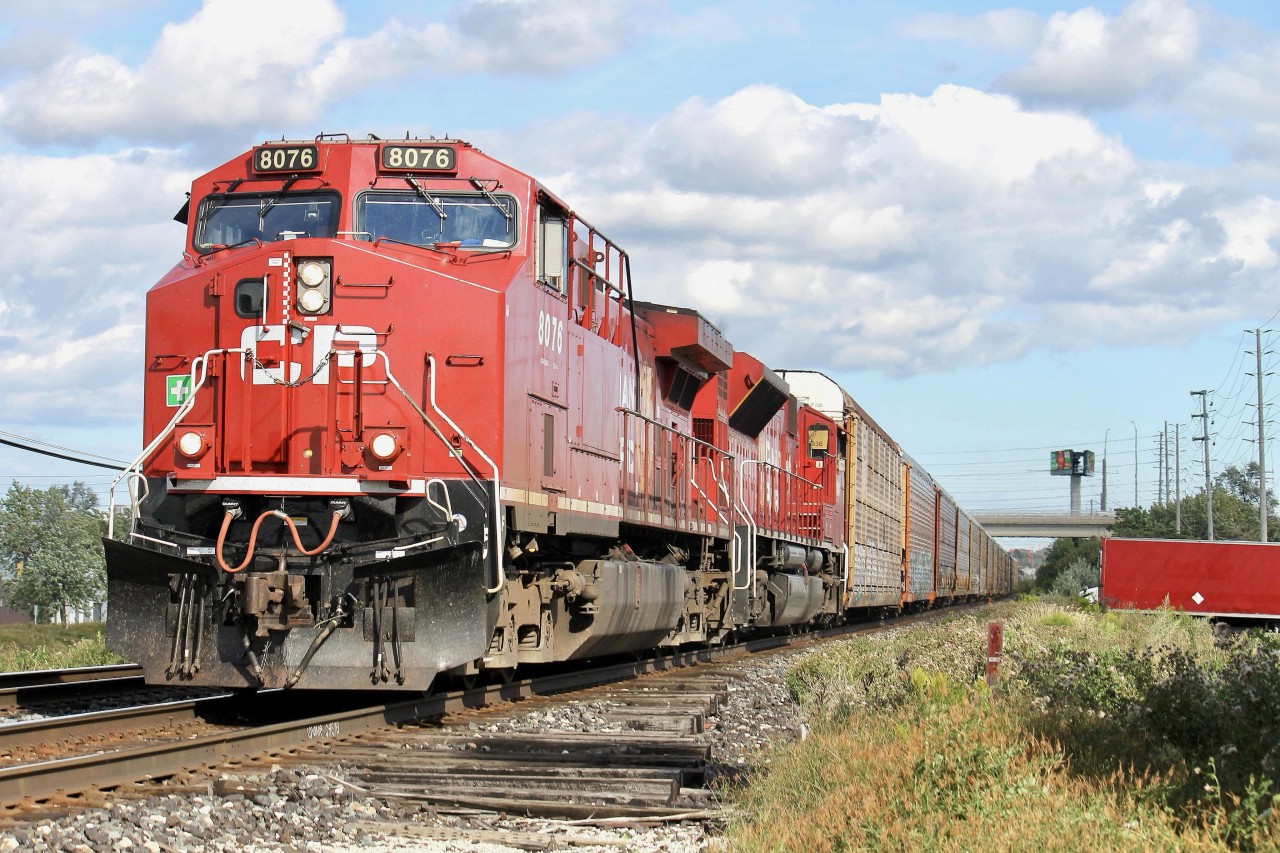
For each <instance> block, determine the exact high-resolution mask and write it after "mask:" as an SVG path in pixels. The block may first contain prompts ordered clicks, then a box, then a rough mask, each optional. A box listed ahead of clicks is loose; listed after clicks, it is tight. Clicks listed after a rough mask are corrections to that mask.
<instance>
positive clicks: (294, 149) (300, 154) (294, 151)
mask: <svg viewBox="0 0 1280 853" xmlns="http://www.w3.org/2000/svg"><path fill="white" fill-rule="evenodd" d="M319 154H320V152H319V151H318V150H317V149H316V147H315V146H314V145H272V146H269V147H263V148H255V149H254V150H253V170H254V171H255V172H298V171H308V170H310V169H314V168H316V164H317V163H318V162H319V161H320V156H319Z"/></svg>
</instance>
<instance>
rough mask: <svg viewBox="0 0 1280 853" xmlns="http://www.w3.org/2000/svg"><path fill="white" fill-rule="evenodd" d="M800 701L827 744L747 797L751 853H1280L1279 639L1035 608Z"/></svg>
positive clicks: (917, 640)
mask: <svg viewBox="0 0 1280 853" xmlns="http://www.w3.org/2000/svg"><path fill="white" fill-rule="evenodd" d="M992 621H999V622H1001V623H1002V624H1003V625H1004V637H1005V658H1004V660H1003V662H1002V664H1001V671H1000V680H999V682H998V683H997V684H996V686H995V688H994V689H993V688H988V687H987V685H986V683H985V682H984V681H983V680H982V678H981V673H982V671H983V665H984V662H985V658H986V648H985V646H986V628H987V625H988V623H989V622H992ZM788 685H789V686H790V688H791V690H792V692H793V694H794V695H795V696H796V697H797V699H798V700H799V701H801V702H802V703H803V704H804V705H806V706H807V708H808V711H809V713H810V717H811V719H812V720H813V723H814V726H813V731H812V734H811V736H810V737H809V738H808V740H806V741H805V742H803V743H799V744H793V745H790V746H787V747H784V748H781V749H779V750H776V751H775V752H774V753H773V754H771V755H769V756H768V761H767V762H766V761H762V762H760V766H761V767H762V768H764V769H762V770H761V772H760V773H759V775H757V776H756V777H754V778H753V779H752V780H751V781H750V783H749V784H748V785H747V786H746V787H744V788H742V789H741V790H739V791H737V792H735V793H734V795H733V796H732V799H734V800H736V805H737V807H738V815H739V817H738V818H737V819H736V820H735V821H734V822H733V823H732V824H731V825H730V827H729V830H728V837H727V843H728V845H729V846H730V848H731V849H733V850H742V851H792V850H794V851H845V850H947V851H950V850H988V849H996V850H1004V849H1037V848H1041V849H1047V850H1082V849H1083V850H1230V849H1243V850H1263V849H1267V850H1280V808H1273V806H1274V805H1280V797H1276V796H1274V795H1275V792H1276V791H1277V790H1278V789H1280V784H1278V783H1280V640H1277V639H1276V638H1275V637H1274V635H1262V634H1238V635H1229V636H1228V635H1222V636H1216V635H1215V634H1214V632H1213V630H1212V627H1211V626H1210V625H1209V624H1207V623H1205V622H1203V621H1199V620H1194V619H1189V618H1187V617H1184V616H1180V615H1178V614H1176V613H1170V612H1164V613H1158V614H1155V615H1154V616H1152V615H1141V614H1133V613H1117V612H1110V613H1098V612H1096V611H1092V612H1091V611H1089V610H1082V609H1080V608H1079V607H1076V606H1074V605H1069V604H1067V603H1065V602H1059V601H1053V600H1024V601H1020V602H1010V603H1007V604H1002V605H997V606H996V607H994V608H987V609H986V610H985V611H983V612H981V613H979V614H978V615H966V616H962V617H952V618H946V619H944V620H943V621H942V622H940V623H937V624H934V625H931V626H927V627H923V628H911V629H904V630H902V631H899V632H897V633H896V635H891V636H887V637H886V636H879V637H873V638H860V639H856V640H853V641H850V642H847V643H842V644H839V645H837V646H835V647H833V648H832V649H831V650H829V651H824V652H823V653H820V654H818V655H815V656H811V657H809V658H807V659H806V660H804V661H803V662H801V663H800V664H798V665H797V666H796V667H794V668H793V669H792V671H791V672H790V673H789V674H788Z"/></svg>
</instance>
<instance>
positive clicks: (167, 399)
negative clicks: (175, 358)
mask: <svg viewBox="0 0 1280 853" xmlns="http://www.w3.org/2000/svg"><path fill="white" fill-rule="evenodd" d="M190 396H191V374H189V373H176V374H173V375H172V376H166V377H165V378H164V404H165V405H166V406H169V407H171V408H173V407H177V406H181V405H182V404H183V403H185V402H186V401H187V398H188V397H190Z"/></svg>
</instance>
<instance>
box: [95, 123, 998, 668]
mask: <svg viewBox="0 0 1280 853" xmlns="http://www.w3.org/2000/svg"><path fill="white" fill-rule="evenodd" d="M176 218H177V219H178V220H179V221H180V222H183V223H185V225H186V242H185V251H184V252H183V256H182V259H181V261H180V262H179V263H178V264H177V265H176V266H175V267H174V268H173V269H172V270H171V271H170V272H169V273H168V274H167V275H166V276H165V277H164V278H163V279H162V280H161V281H160V282H159V283H158V284H156V285H155V286H154V287H153V288H152V289H151V291H150V292H149V294H148V296H147V324H146V341H145V369H144V375H143V387H144V411H143V431H144V436H143V437H144V449H143V451H142V453H141V454H140V456H139V458H138V459H137V460H136V461H135V462H134V464H133V465H132V466H131V467H130V469H129V471H128V472H126V475H125V476H124V477H123V478H122V480H121V481H119V482H122V483H123V484H125V485H126V486H127V487H128V493H129V501H130V505H131V510H132V520H131V529H130V531H129V536H128V538H127V541H115V540H113V539H111V538H108V539H106V540H105V547H106V552H107V576H108V596H109V599H110V602H111V609H110V616H109V619H108V624H107V641H108V644H109V646H110V647H111V648H112V649H113V650H115V651H116V652H117V653H119V654H121V655H123V656H125V657H127V658H129V659H131V660H135V661H137V662H138V663H140V664H141V665H142V666H143V667H144V669H145V672H146V676H147V678H148V680H149V681H152V682H159V683H165V682H183V683H190V684H199V685H218V686H227V687H249V688H257V687H298V688H353V689H354V688H371V687H372V688H392V689H393V688H404V689H414V690H422V689H426V688H427V687H428V686H429V685H430V684H431V683H432V682H433V680H434V679H435V678H436V677H437V676H438V675H440V674H441V673H445V674H447V675H448V676H453V677H458V678H461V679H463V680H468V679H473V678H476V677H479V676H484V677H486V678H495V679H503V678H509V677H510V676H511V674H512V673H513V672H514V670H515V668H516V667H517V666H521V665H527V664H538V663H547V662H553V661H565V660H573V659H581V658H589V657H597V656H602V655H608V654H615V653H622V652H634V651H638V650H644V649H651V648H659V647H676V646H681V645H685V644H715V643H721V642H723V641H725V639H726V638H727V637H729V636H731V635H733V634H736V633H739V632H744V631H779V630H791V629H795V628H798V627H801V626H805V625H812V624H820V623H832V622H837V621H841V620H844V619H846V618H848V615H849V613H850V611H852V610H857V609H871V608H884V609H901V608H904V607H922V606H930V605H932V604H934V603H945V602H947V601H952V600H960V599H964V598H968V597H975V596H990V595H996V594H1001V593H1004V592H1007V591H1008V590H1009V584H1010V580H1011V572H1010V563H1009V559H1008V556H1007V555H1006V554H1005V553H1004V552H1003V551H1002V550H1001V549H999V548H998V547H997V546H996V545H995V543H994V542H993V541H992V540H991V539H990V537H988V536H986V534H985V533H984V532H983V531H982V530H981V528H979V527H977V525H975V524H973V522H972V520H971V519H970V518H969V517H968V516H966V515H964V514H963V512H962V511H961V510H959V509H958V508H957V507H956V506H955V503H954V501H952V500H951V499H950V497H948V496H947V495H946V493H945V492H942V491H941V490H940V489H938V488H937V486H936V484H935V483H934V481H933V480H932V479H931V478H929V476H928V474H927V473H926V472H925V471H924V470H923V469H922V468H921V467H920V466H918V465H916V464H915V463H913V462H911V461H910V460H909V459H907V458H906V457H905V456H904V455H903V454H902V451H901V449H900V448H899V447H898V445H897V444H896V443H895V442H894V441H893V440H892V439H891V438H890V437H889V436H888V435H887V433H886V432H885V431H884V430H883V429H881V428H880V427H879V426H878V425H876V424H875V422H874V421H872V420H871V419H870V418H869V417H868V416H867V415H866V413H865V412H863V410H862V409H861V408H860V407H859V406H858V405H857V404H856V403H855V402H854V400H853V398H852V397H851V396H850V395H849V394H848V393H846V392H845V391H844V390H843V389H841V388H840V387H839V386H838V385H836V383H834V382H833V381H831V380H830V379H828V378H827V377H825V376H822V375H821V374H817V373H812V372H806V371H791V372H779V371H774V370H772V369H770V368H769V367H768V366H767V365H766V364H765V363H764V362H762V361H761V360H760V359H758V358H756V357H753V356H752V355H750V354H748V353H745V352H742V351H739V350H735V349H734V347H733V346H732V345H731V344H730V342H729V341H727V340H726V339H725V338H724V337H723V336H722V335H721V333H720V332H719V330H718V329H716V327H715V326H714V325H712V324H711V323H710V322H708V321H707V320H706V318H704V317H702V316H701V315H700V314H698V313H697V312H696V311H693V310H690V309H687V308H679V307H674V306H665V305H657V304H652V303H646V302H637V301H635V299H634V296H633V293H632V282H631V271H630V263H629V258H628V256H627V254H626V252H624V251H623V250H622V249H621V248H620V247H619V246H618V245H617V244H616V243H614V242H613V241H612V240H610V239H609V238H608V237H606V236H605V235H604V233H603V232H602V231H600V230H599V229H597V228H596V227H595V226H593V225H592V224H591V223H589V222H587V221H586V220H585V219H584V218H583V217H582V216H580V215H579V214H578V213H576V212H575V211H574V210H572V209H571V208H570V207H569V206H568V205H567V204H566V203H565V202H564V201H563V200H561V199H560V198H559V197H558V196H557V195H555V194H554V193H553V192H552V191H551V190H550V189H548V188H547V187H545V186H544V185H542V184H541V183H539V182H538V181H537V180H535V179H533V178H532V177H530V176H528V175H526V174H524V173H522V172H520V171H518V170H516V169H514V168H512V167H510V166H508V165H506V164H504V163H501V162H499V161H498V160H496V159H494V158H492V157H489V156H486V155H485V154H484V153H483V152H481V151H480V150H478V149H476V148H475V147H473V146H471V145H470V144H468V143H466V142H463V141H460V140H452V139H445V140H441V139H406V140H398V141H385V140H381V139H377V138H376V137H370V138H368V139H363V140H355V139H351V138H349V137H347V136H345V135H341V136H329V135H324V136H320V137H317V138H316V139H314V140H304V141H299V142H270V143H265V144H263V145H260V146H257V147H255V148H253V149H252V150H250V151H248V152H246V153H245V154H243V155H241V156H238V157H236V158H234V159H232V160H230V161H229V162H227V163H225V164H223V165H221V166H219V167H217V168H216V169H214V170H213V171H211V172H209V173H208V174H205V175H203V176H201V177H199V178H197V179H196V180H195V181H194V183H193V184H192V189H191V194H190V199H189V202H188V204H187V205H186V206H184V207H183V209H182V210H181V211H180V212H179V215H178V217H176ZM789 380H791V381H790V382H789ZM792 382H794V384H795V386H796V388H801V386H803V388H802V392H803V393H801V392H797V391H795V390H793V388H792ZM798 393H799V394H800V396H797V394H798ZM801 397H803V399H801ZM114 491H115V490H114V489H113V494H114ZM961 577H963V578H964V579H965V580H964V582H963V583H962V582H961V580H960V578H961Z"/></svg>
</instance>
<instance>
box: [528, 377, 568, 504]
mask: <svg viewBox="0 0 1280 853" xmlns="http://www.w3.org/2000/svg"><path fill="white" fill-rule="evenodd" d="M566 415H567V412H566V411H565V409H564V408H563V407H561V406H553V405H551V404H550V403H547V402H545V401H543V400H539V399H537V398H536V397H530V398H529V424H528V435H529V468H530V472H529V473H530V474H531V475H532V476H531V477H530V480H531V481H533V482H536V483H537V484H538V485H539V487H541V489H542V491H544V492H552V493H555V494H561V495H562V494H564V493H565V490H566V485H567V482H568V477H569V465H568V462H567V460H566V459H565V456H566V450H567V441H566V438H565V434H566V431H567V426H568V424H567V420H568V419H567V417H566Z"/></svg>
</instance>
